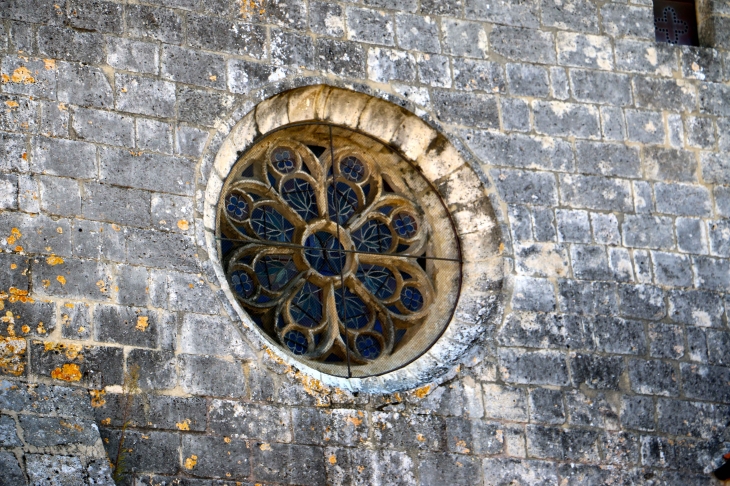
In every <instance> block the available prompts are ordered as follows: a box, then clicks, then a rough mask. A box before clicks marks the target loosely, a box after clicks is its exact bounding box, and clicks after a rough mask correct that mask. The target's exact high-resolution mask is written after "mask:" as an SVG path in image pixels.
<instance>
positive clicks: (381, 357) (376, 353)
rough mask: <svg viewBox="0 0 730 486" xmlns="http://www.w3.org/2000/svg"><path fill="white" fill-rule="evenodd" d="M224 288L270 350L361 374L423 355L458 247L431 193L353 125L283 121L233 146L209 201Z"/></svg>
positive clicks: (453, 285)
mask: <svg viewBox="0 0 730 486" xmlns="http://www.w3.org/2000/svg"><path fill="white" fill-rule="evenodd" d="M218 208H219V209H218V237H219V239H220V247H219V249H220V252H221V255H222V257H223V264H224V268H225V270H226V274H227V277H228V281H229V284H230V288H231V291H232V293H233V295H234V297H235V298H236V299H237V301H238V302H239V303H240V304H241V306H242V307H243V308H244V309H245V310H246V311H247V312H248V313H249V314H250V315H251V317H252V320H253V321H254V322H256V323H257V324H258V326H259V327H260V330H261V331H262V332H263V333H264V334H265V335H266V336H267V337H268V338H269V339H270V340H271V341H273V342H274V343H277V344H279V345H280V346H281V348H282V349H284V350H287V351H288V352H289V353H291V354H293V355H295V356H297V357H298V358H299V359H302V360H305V361H306V362H307V363H308V364H309V365H310V366H313V367H315V368H317V369H319V370H321V371H324V372H326V373H330V374H334V375H338V376H369V375H373V374H381V373H384V372H387V371H390V370H393V369H396V368H398V367H401V366H403V365H405V364H407V363H408V362H410V361H412V360H413V359H415V358H417V357H418V356H419V355H420V354H422V353H423V352H425V351H426V350H427V349H428V348H429V346H430V345H431V344H433V342H434V341H435V339H437V338H438V336H439V335H440V333H441V332H442V331H443V329H444V327H445V326H446V325H447V324H448V322H449V320H450V319H451V314H452V312H453V305H454V303H455V302H456V299H457V295H458V289H459V285H460V278H461V263H460V259H459V258H460V257H459V255H460V251H459V247H458V239H457V236H456V234H455V231H454V227H453V224H452V221H451V219H450V216H449V212H448V210H447V208H446V207H445V205H444V203H443V201H442V200H441V199H440V197H439V196H438V192H437V191H436V190H435V189H434V188H433V186H431V185H430V183H429V182H428V181H427V180H426V179H425V178H424V177H423V176H421V175H420V174H419V173H418V172H417V171H416V170H415V169H414V168H413V167H412V166H411V165H410V163H408V162H407V161H406V160H405V159H404V158H403V157H401V156H399V155H398V154H396V153H394V152H393V151H391V150H389V149H388V148H387V147H386V146H384V145H383V144H381V143H379V142H377V141H375V140H373V139H371V138H369V137H366V136H364V135H362V134H357V133H355V132H352V131H349V130H345V129H343V128H340V127H332V126H329V125H324V124H306V125H299V126H291V127H288V128H285V129H283V130H280V131H278V132H275V133H274V134H270V135H268V136H267V137H265V138H263V139H262V140H260V141H259V142H258V143H257V144H256V145H255V146H254V147H253V148H252V149H251V150H249V151H248V152H247V153H245V154H243V155H242V156H241V157H240V158H239V160H238V162H237V163H236V165H235V166H234V168H233V170H232V171H231V174H230V175H229V177H228V178H227V180H226V183H225V186H224V188H223V192H222V194H221V199H220V203H219V205H218Z"/></svg>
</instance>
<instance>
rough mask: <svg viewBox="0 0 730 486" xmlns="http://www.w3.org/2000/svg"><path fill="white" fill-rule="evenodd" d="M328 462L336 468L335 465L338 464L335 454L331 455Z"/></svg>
mask: <svg viewBox="0 0 730 486" xmlns="http://www.w3.org/2000/svg"><path fill="white" fill-rule="evenodd" d="M328 461H329V462H330V464H332V465H333V466H334V465H335V464H337V458H336V457H335V455H334V454H332V455H331V456H330V457H329V458H328Z"/></svg>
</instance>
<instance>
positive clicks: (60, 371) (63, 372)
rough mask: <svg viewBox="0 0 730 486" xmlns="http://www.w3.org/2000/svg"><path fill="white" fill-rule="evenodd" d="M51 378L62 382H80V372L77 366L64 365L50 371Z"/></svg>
mask: <svg viewBox="0 0 730 486" xmlns="http://www.w3.org/2000/svg"><path fill="white" fill-rule="evenodd" d="M51 378H53V379H55V380H62V381H80V380H81V370H80V369H79V365H77V364H73V363H71V364H65V365H63V367H61V368H56V369H55V370H53V371H51Z"/></svg>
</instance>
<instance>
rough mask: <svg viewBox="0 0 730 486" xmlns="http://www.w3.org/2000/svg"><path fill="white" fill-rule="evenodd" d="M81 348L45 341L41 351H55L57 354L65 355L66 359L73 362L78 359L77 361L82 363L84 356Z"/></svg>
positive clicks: (77, 345)
mask: <svg viewBox="0 0 730 486" xmlns="http://www.w3.org/2000/svg"><path fill="white" fill-rule="evenodd" d="M83 349H84V348H83V346H81V345H80V344H64V343H54V342H50V341H46V342H44V343H43V351H44V352H46V353H48V352H49V351H57V352H59V353H65V354H66V358H68V359H69V360H71V361H73V360H75V359H78V360H79V361H83V359H84V355H83V354H82V351H83Z"/></svg>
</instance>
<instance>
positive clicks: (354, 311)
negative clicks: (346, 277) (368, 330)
mask: <svg viewBox="0 0 730 486" xmlns="http://www.w3.org/2000/svg"><path fill="white" fill-rule="evenodd" d="M335 304H336V306H337V317H339V318H340V321H341V322H342V323H343V324H344V325H345V327H347V328H348V329H362V328H363V327H365V326H367V325H368V322H370V312H369V311H368V307H367V305H365V302H363V301H362V299H360V297H358V296H357V295H355V294H353V293H352V292H350V291H349V290H348V289H344V295H343V290H342V289H340V290H336V291H335Z"/></svg>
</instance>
